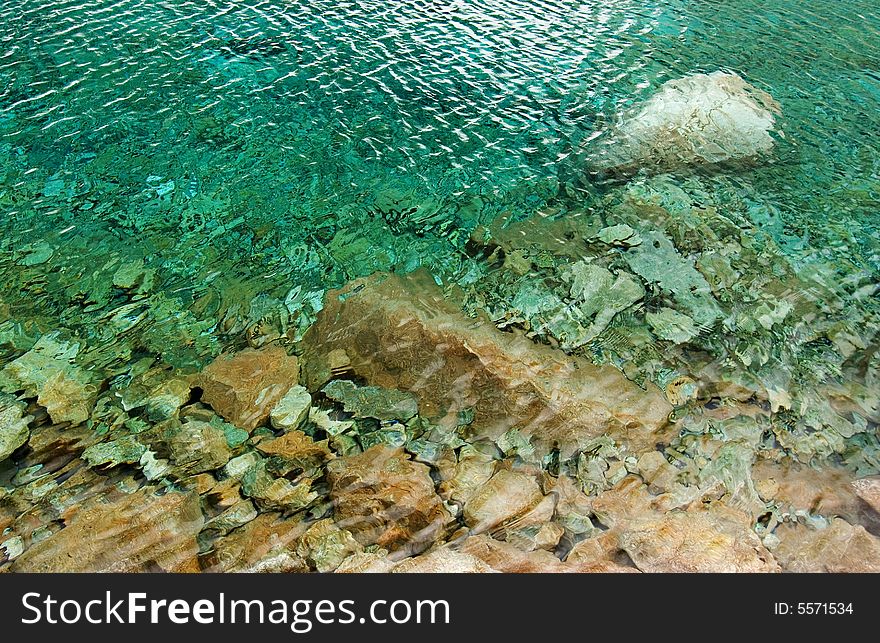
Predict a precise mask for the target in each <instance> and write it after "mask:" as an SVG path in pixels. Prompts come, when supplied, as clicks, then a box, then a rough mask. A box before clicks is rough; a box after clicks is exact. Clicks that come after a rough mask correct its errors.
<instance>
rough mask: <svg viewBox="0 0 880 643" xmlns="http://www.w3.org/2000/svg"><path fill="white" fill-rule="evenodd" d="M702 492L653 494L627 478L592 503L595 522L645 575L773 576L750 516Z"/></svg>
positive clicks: (774, 567)
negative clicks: (707, 500) (704, 498)
mask: <svg viewBox="0 0 880 643" xmlns="http://www.w3.org/2000/svg"><path fill="white" fill-rule="evenodd" d="M700 497H701V494H700V492H699V490H695V492H694V495H690V496H689V495H687V494H672V493H667V494H662V495H659V496H654V495H653V494H651V493H649V491H648V487H647V486H646V485H644V484H642V483H641V481H640V480H639V479H638V478H636V477H634V476H630V477H627V478H625V479H624V480H623V481H622V482H621V483H620V484H618V485H617V486H616V487H615V488H614V489H612V490H610V491H606V492H604V493H602V494H600V495H599V496H598V497H597V498H595V499H594V500H593V511H594V512H595V514H596V516H597V517H598V519H599V520H600V521H601V522H602V523H603V524H604V525H606V526H608V527H610V528H611V531H612V533H613V534H614V535H616V537H617V539H618V542H619V547H620V550H622V551H624V552H626V554H627V555H628V556H629V558H630V559H631V560H632V561H633V563H634V564H635V565H636V567H638V568H639V569H640V570H641V571H644V572H773V571H777V570H778V565H777V564H776V562H775V561H774V560H773V557H772V556H771V555H770V552H768V551H767V549H766V548H765V547H764V545H763V544H762V543H761V540H760V539H759V538H758V536H757V534H756V533H755V532H754V531H752V529H751V525H752V521H751V518H750V516H749V515H748V514H747V513H745V512H743V511H740V510H738V509H734V508H731V507H727V506H725V505H724V504H721V503H713V504H712V505H710V507H709V508H708V509H705V508H703V506H702V504H701V503H699V502H695V501H697V500H699V499H700Z"/></svg>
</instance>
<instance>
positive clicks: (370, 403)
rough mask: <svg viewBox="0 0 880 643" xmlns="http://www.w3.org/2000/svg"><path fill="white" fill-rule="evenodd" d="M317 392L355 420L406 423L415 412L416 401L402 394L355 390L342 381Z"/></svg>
mask: <svg viewBox="0 0 880 643" xmlns="http://www.w3.org/2000/svg"><path fill="white" fill-rule="evenodd" d="M321 390H322V391H323V392H324V393H325V394H326V395H327V397H329V398H330V399H332V400H335V401H337V402H340V403H342V405H343V408H344V409H345V411H346V412H347V413H351V414H353V415H354V416H355V417H360V418H376V419H377V420H403V421H406V420H409V419H410V418H412V417H414V416H415V415H416V413H418V412H419V407H418V402H417V401H416V398H415V397H414V396H413V395H412V394H411V393H404V392H403V391H395V390H390V389H384V388H379V387H376V386H357V385H356V384H354V383H353V382H349V381H346V380H333V381H332V382H330V383H329V384H327V386H325V387H324V388H323V389H321Z"/></svg>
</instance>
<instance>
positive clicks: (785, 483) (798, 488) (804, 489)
mask: <svg viewBox="0 0 880 643" xmlns="http://www.w3.org/2000/svg"><path fill="white" fill-rule="evenodd" d="M752 477H753V479H754V480H755V484H756V485H757V484H759V483H760V484H761V487H764V486H765V485H764V483H763V481H764V480H768V479H772V480H773V482H774V483H775V485H776V487H777V489H776V492H775V493H774V494H773V498H774V500H775V501H776V503H777V504H778V505H779V506H780V508H782V509H784V510H786V511H788V512H791V513H793V512H795V511H806V512H808V513H814V514H821V515H823V516H841V517H842V518H844V519H846V520H848V521H849V522H852V523H858V522H860V521H861V518H862V514H863V513H864V510H863V506H862V503H861V502H860V501H859V496H858V495H857V494H856V490H855V488H854V487H853V485H852V484H851V483H852V482H853V476H852V474H851V473H849V472H848V471H846V470H843V469H836V468H834V467H832V466H830V465H826V466H825V467H824V468H822V469H814V468H813V467H810V466H808V465H804V464H800V463H798V462H793V461H787V460H786V461H783V462H781V463H776V462H771V461H768V460H759V461H758V462H757V463H756V464H755V465H754V467H753V468H752Z"/></svg>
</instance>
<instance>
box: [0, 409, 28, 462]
mask: <svg viewBox="0 0 880 643" xmlns="http://www.w3.org/2000/svg"><path fill="white" fill-rule="evenodd" d="M32 419H33V418H32V417H31V416H30V415H26V414H25V405H24V404H23V403H22V402H19V401H18V400H16V399H15V398H14V397H12V396H11V395H6V394H2V393H0V462H2V461H3V460H5V459H6V458H8V457H9V456H10V455H12V452H13V451H15V450H16V449H17V448H18V447H20V446H21V445H23V444H24V443H25V442H27V440H28V436H29V435H30V431H29V429H28V422H30V421H31V420H32Z"/></svg>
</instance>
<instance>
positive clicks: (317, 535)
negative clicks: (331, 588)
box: [296, 519, 363, 573]
mask: <svg viewBox="0 0 880 643" xmlns="http://www.w3.org/2000/svg"><path fill="white" fill-rule="evenodd" d="M361 551H363V547H361V545H360V543H358V541H356V540H355V539H354V537H353V536H352V535H351V532H349V531H348V530H346V529H340V528H339V527H338V526H337V525H335V524H334V523H333V521H332V520H329V519H327V520H319V521H318V522H316V523H314V524H313V525H312V526H311V527H309V529H308V531H306V533H304V534H303V535H302V537H301V538H300V539H299V542H298V543H297V546H296V553H297V554H299V555H300V556H302V557H303V558H304V559H305V560H307V561H308V562H309V563H310V564H311V566H312V567H314V568H315V569H316V570H318V571H319V572H322V573H326V572H332V571H333V570H335V569H336V568H337V567H339V565H340V564H341V563H342V561H344V560H345V559H346V558H348V557H349V556H351V555H352V554H357V553H360V552H361Z"/></svg>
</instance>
